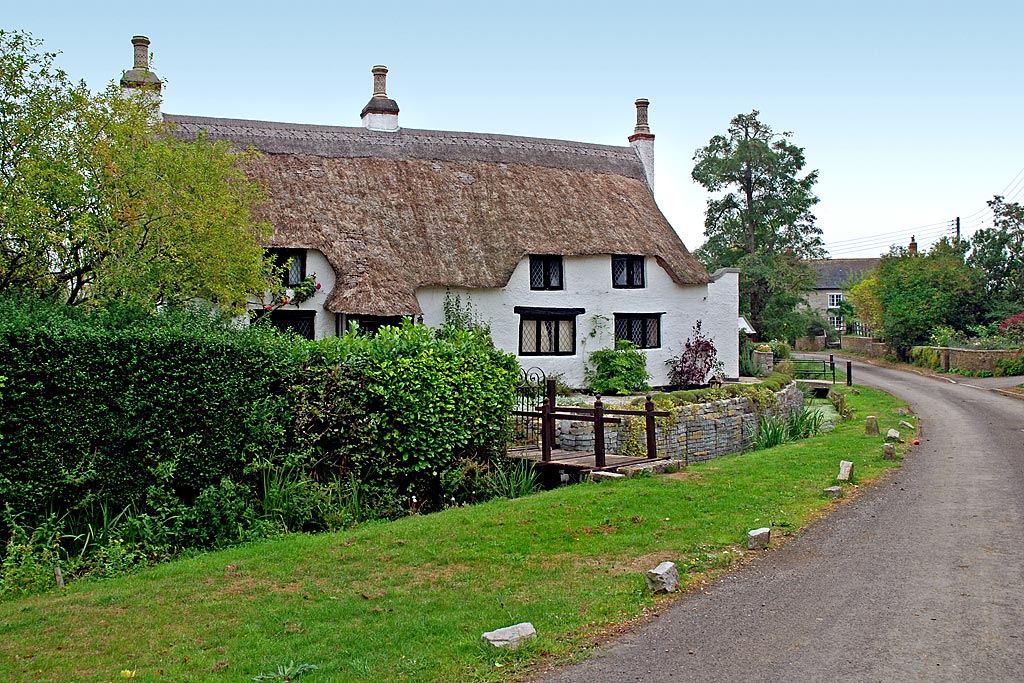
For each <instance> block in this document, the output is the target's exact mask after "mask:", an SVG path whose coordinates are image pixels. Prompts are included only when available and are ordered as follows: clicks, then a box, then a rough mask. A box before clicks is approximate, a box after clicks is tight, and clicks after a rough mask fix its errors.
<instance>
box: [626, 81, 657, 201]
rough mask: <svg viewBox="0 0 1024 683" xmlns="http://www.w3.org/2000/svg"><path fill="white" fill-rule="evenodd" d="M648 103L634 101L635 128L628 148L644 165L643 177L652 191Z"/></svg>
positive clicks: (652, 175) (651, 142) (651, 141)
mask: <svg viewBox="0 0 1024 683" xmlns="http://www.w3.org/2000/svg"><path fill="white" fill-rule="evenodd" d="M650 104H651V103H650V102H649V101H648V100H646V99H644V98H640V99H639V100H637V101H636V127H635V128H633V134H632V135H630V136H629V144H630V146H631V147H632V148H633V149H634V150H636V155H637V156H638V157H640V163H642V164H643V165H644V175H645V176H647V186H648V187H649V188H651V192H653V191H654V135H653V134H652V133H651V127H650V126H649V125H648V124H647V107H649V106H650Z"/></svg>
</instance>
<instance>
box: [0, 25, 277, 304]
mask: <svg viewBox="0 0 1024 683" xmlns="http://www.w3.org/2000/svg"><path fill="white" fill-rule="evenodd" d="M40 45H41V43H40V41H38V40H36V39H34V38H32V36H31V35H29V34H27V33H24V32H6V31H0V292H11V291H22V292H29V293H31V294H34V295H37V296H44V297H47V298H53V299H56V300H59V301H64V302H66V303H68V304H79V303H82V302H94V303H103V302H108V301H114V300H119V301H127V302H132V303H136V304H141V305H142V306H144V307H146V308H154V307H156V306H157V305H160V304H173V303H180V302H183V301H188V300H191V299H196V298H201V299H205V300H207V301H210V302H212V303H215V304H218V305H220V306H224V307H227V308H229V309H234V310H239V309H241V308H242V307H243V306H244V303H245V300H246V297H247V296H248V295H251V294H255V293H259V292H262V291H263V290H264V289H266V286H267V274H268V273H269V272H271V270H272V268H273V264H272V262H271V261H270V260H269V259H268V258H267V257H266V256H265V254H264V251H263V249H262V248H261V247H260V246H259V244H258V240H259V239H260V238H261V237H263V236H265V235H266V234H267V233H268V230H269V228H268V226H267V225H266V224H264V223H261V222H258V221H257V220H256V219H255V218H254V215H253V210H254V208H255V207H256V206H258V204H259V202H260V201H262V198H263V192H262V190H261V188H260V187H258V186H257V185H255V184H253V183H252V182H250V181H249V180H248V179H247V178H246V176H245V175H244V173H243V167H244V164H245V162H246V160H247V156H248V153H234V152H232V151H231V150H230V148H229V146H228V145H226V144H223V143H211V142H209V141H207V140H205V139H203V138H200V139H198V140H195V141H184V140H180V139H178V138H175V137H174V136H173V134H172V132H173V131H172V130H171V129H170V127H169V126H167V125H165V124H163V123H160V122H158V121H156V120H155V117H154V110H153V102H152V100H148V99H147V98H141V97H131V96H124V95H123V94H122V93H121V91H120V89H119V88H118V87H117V86H116V85H114V84H113V83H111V84H110V85H109V86H108V87H107V88H106V89H105V90H104V91H103V92H101V93H99V94H92V93H91V92H90V91H89V89H88V88H87V87H86V85H85V84H84V83H73V82H72V81H71V79H70V78H69V77H68V76H67V74H66V73H65V72H64V71H62V70H60V69H58V68H56V67H55V66H54V60H55V57H56V54H55V53H48V52H41V51H39V48H40Z"/></svg>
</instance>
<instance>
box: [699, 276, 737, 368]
mask: <svg viewBox="0 0 1024 683" xmlns="http://www.w3.org/2000/svg"><path fill="white" fill-rule="evenodd" d="M711 277H712V278H714V282H712V283H711V284H710V285H708V298H707V301H706V302H705V312H704V317H703V318H702V319H701V320H702V321H703V322H702V324H701V328H702V330H703V331H704V333H705V334H706V335H707V336H708V337H710V338H711V339H712V341H714V343H715V349H716V350H717V351H718V359H719V360H720V361H722V363H723V364H724V366H725V367H724V372H725V376H726V377H727V378H729V379H738V378H739V376H740V346H739V330H738V320H739V315H740V271H739V269H737V268H721V269H719V270H717V271H715V272H714V273H713V274H712V276H711Z"/></svg>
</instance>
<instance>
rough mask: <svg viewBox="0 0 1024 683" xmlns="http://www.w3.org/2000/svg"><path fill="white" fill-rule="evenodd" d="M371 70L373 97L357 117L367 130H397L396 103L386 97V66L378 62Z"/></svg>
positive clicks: (392, 131)
mask: <svg viewBox="0 0 1024 683" xmlns="http://www.w3.org/2000/svg"><path fill="white" fill-rule="evenodd" d="M372 72H373V97H371V98H370V101H369V102H367V103H366V106H365V107H363V111H362V112H360V113H359V118H361V119H362V120H363V126H364V127H365V128H367V129H368V130H376V131H383V132H386V133H394V132H395V131H397V130H398V103H397V102H395V101H394V100H392V99H389V98H388V84H387V78H388V68H387V67H386V66H382V65H380V64H378V65H377V66H375V67H373V69H372Z"/></svg>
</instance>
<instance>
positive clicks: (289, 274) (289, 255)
mask: <svg viewBox="0 0 1024 683" xmlns="http://www.w3.org/2000/svg"><path fill="white" fill-rule="evenodd" d="M267 251H269V252H270V253H271V254H273V256H274V264H275V265H276V266H277V268H278V272H279V273H282V278H281V284H282V285H284V286H285V287H294V286H295V285H297V284H299V283H300V282H302V281H303V280H305V279H306V250H305V249H268V250H267ZM285 267H287V270H282V269H284V268H285Z"/></svg>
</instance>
